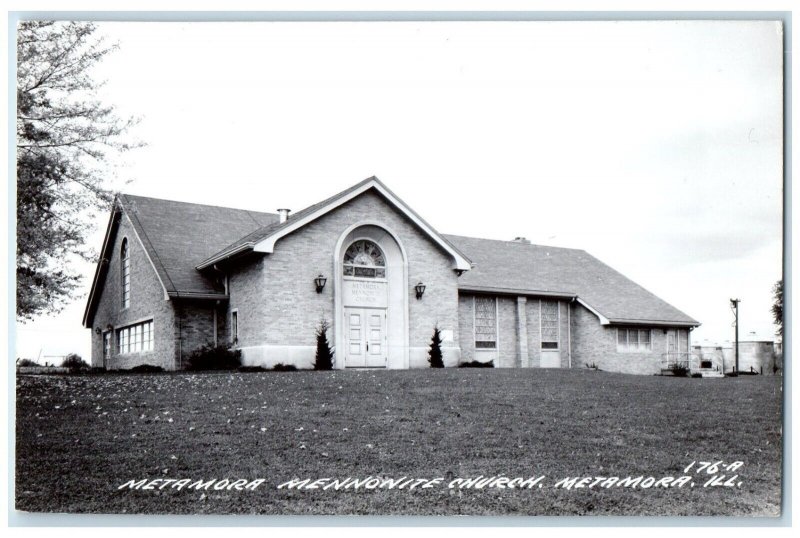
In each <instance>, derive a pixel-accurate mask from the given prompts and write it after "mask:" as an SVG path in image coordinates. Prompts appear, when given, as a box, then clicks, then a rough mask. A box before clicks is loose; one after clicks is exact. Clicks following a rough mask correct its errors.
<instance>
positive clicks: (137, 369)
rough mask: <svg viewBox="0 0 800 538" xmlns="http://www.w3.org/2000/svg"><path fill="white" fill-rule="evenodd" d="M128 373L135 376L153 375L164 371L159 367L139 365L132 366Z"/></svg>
mask: <svg viewBox="0 0 800 538" xmlns="http://www.w3.org/2000/svg"><path fill="white" fill-rule="evenodd" d="M128 371H129V372H134V373H136V374H154V373H156V372H163V371H164V369H163V368H162V367H161V366H154V365H152V364H140V365H139V366H134V367H133V368H131V369H130V370H128Z"/></svg>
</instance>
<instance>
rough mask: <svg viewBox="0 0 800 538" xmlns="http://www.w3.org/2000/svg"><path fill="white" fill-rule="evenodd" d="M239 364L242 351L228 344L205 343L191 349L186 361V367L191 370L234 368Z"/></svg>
mask: <svg viewBox="0 0 800 538" xmlns="http://www.w3.org/2000/svg"><path fill="white" fill-rule="evenodd" d="M241 365H242V352H241V351H240V350H238V349H234V348H233V347H232V346H230V345H228V344H223V345H218V346H215V345H214V344H206V345H204V346H203V347H199V348H197V349H195V350H194V351H192V354H191V355H189V359H188V360H187V361H186V369H187V370H192V371H199V370H236V369H237V368H239V367H240V366H241Z"/></svg>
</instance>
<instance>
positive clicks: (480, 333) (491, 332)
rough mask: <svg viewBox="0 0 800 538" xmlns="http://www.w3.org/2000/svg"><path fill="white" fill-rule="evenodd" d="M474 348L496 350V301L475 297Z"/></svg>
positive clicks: (489, 298) (490, 298) (491, 298)
mask: <svg viewBox="0 0 800 538" xmlns="http://www.w3.org/2000/svg"><path fill="white" fill-rule="evenodd" d="M475 348H476V349H497V299H495V298H494V297H475Z"/></svg>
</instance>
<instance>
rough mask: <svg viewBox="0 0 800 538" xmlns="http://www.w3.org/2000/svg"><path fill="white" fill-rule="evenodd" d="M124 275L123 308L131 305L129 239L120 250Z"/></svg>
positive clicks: (124, 240) (126, 239)
mask: <svg viewBox="0 0 800 538" xmlns="http://www.w3.org/2000/svg"><path fill="white" fill-rule="evenodd" d="M120 258H121V269H122V271H121V273H122V308H128V307H129V306H130V305H131V256H130V252H129V251H128V238H127V237H126V238H125V239H123V240H122V247H121V248H120Z"/></svg>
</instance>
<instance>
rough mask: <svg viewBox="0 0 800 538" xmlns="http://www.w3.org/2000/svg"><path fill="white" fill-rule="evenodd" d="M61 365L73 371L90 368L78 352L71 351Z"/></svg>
mask: <svg viewBox="0 0 800 538" xmlns="http://www.w3.org/2000/svg"><path fill="white" fill-rule="evenodd" d="M61 367H62V368H69V370H70V371H71V372H77V371H80V370H88V369H89V365H88V364H86V361H84V360H83V359H82V358H81V356H80V355H78V354H77V353H70V354H69V355H67V356H66V357H64V362H62V363H61Z"/></svg>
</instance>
